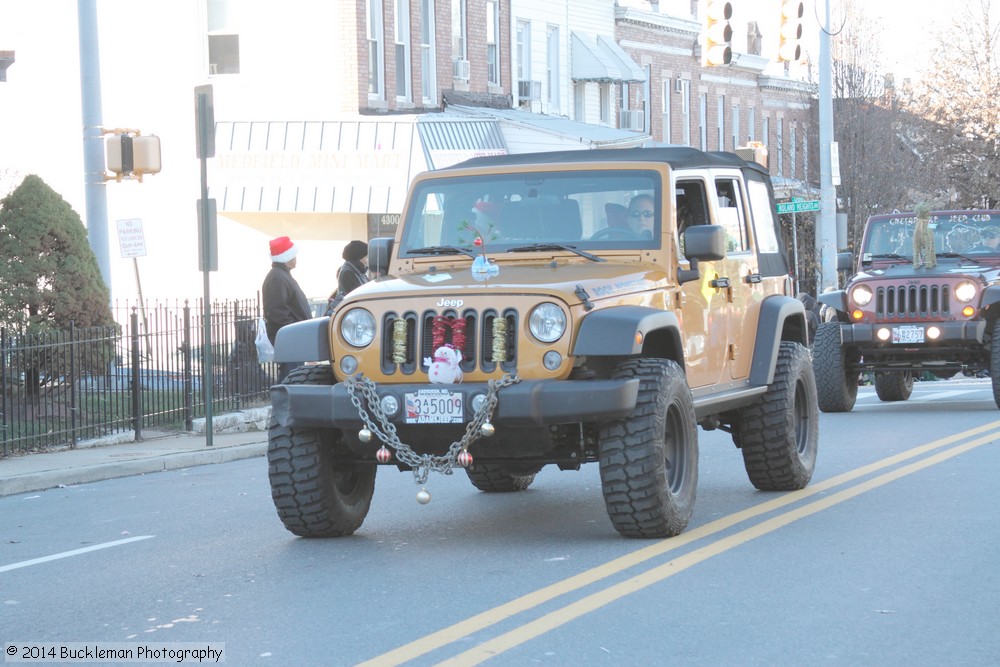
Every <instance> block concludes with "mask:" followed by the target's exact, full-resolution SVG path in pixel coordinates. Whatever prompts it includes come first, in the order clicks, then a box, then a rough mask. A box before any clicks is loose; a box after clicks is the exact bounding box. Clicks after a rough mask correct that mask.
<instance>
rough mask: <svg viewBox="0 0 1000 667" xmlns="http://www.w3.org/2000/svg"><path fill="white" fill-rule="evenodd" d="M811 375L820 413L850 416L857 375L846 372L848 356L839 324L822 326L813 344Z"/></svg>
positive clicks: (855, 397) (854, 396)
mask: <svg viewBox="0 0 1000 667" xmlns="http://www.w3.org/2000/svg"><path fill="white" fill-rule="evenodd" d="M813 372H814V374H815V376H816V389H817V399H818V401H819V409H820V410H822V411H823V412H850V411H851V410H853V409H854V402H855V401H856V400H857V399H858V380H859V378H860V375H861V374H860V373H859V372H858V371H848V370H847V353H846V352H845V350H844V347H843V346H842V345H841V343H840V324H839V323H837V322H822V323H820V325H819V327H818V328H817V329H816V341H815V342H814V343H813Z"/></svg>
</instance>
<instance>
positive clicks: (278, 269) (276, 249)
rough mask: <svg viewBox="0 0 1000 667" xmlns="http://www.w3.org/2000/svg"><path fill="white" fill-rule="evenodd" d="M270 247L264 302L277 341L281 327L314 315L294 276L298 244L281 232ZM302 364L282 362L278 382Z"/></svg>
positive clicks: (266, 318)
mask: <svg viewBox="0 0 1000 667" xmlns="http://www.w3.org/2000/svg"><path fill="white" fill-rule="evenodd" d="M270 249H271V270H270V271H269V272H268V274H267V277H266V278H264V284H263V286H262V287H261V299H262V300H263V302H264V324H265V325H266V326H267V337H268V338H269V339H270V340H271V344H272V345H273V344H274V338H275V336H276V335H277V334H278V329H280V328H281V327H283V326H285V325H288V324H292V323H294V322H301V321H302V320H308V319H310V318H311V317H312V312H311V311H310V309H309V300H308V299H307V298H306V295H305V293H304V292H303V291H302V288H301V287H299V284H298V282H296V280H295V278H293V277H292V269H294V268H295V265H296V264H297V263H298V258H297V256H298V253H299V249H298V246H296V245H295V244H294V243H292V240H291V239H290V238H288V237H287V236H279V237H278V238H276V239H272V240H271V243H270ZM301 365H302V363H301V362H287V363H279V364H278V384H281V383H282V382H283V381H284V379H285V377H287V376H288V374H289V373H290V372H292V370H294V369H295V368H298V367H299V366H301Z"/></svg>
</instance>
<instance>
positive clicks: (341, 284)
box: [323, 241, 368, 315]
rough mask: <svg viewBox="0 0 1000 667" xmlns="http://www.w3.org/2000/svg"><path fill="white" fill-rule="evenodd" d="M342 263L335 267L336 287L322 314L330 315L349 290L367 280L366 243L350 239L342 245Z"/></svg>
mask: <svg viewBox="0 0 1000 667" xmlns="http://www.w3.org/2000/svg"><path fill="white" fill-rule="evenodd" d="M342 257H343V258H344V264H343V265H342V266H341V267H340V268H339V269H337V289H336V291H335V292H334V293H333V294H331V295H330V300H329V301H328V302H327V304H326V312H325V313H323V314H324V315H332V314H333V311H334V309H335V308H336V307H337V306H339V305H340V302H341V301H343V300H344V297H345V296H347V295H348V294H349V293H350V292H352V291H354V290H355V289H357V288H358V287H361V286H362V285H364V284H365V283H366V282H368V265H367V264H366V263H365V262H366V261H367V260H368V244H367V243H365V242H364V241H351V242H350V243H348V244H347V245H346V246H345V247H344V252H343V254H342Z"/></svg>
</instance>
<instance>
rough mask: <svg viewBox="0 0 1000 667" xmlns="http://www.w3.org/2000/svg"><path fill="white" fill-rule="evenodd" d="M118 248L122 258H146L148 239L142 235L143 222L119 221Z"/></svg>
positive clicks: (138, 220)
mask: <svg viewBox="0 0 1000 667" xmlns="http://www.w3.org/2000/svg"><path fill="white" fill-rule="evenodd" d="M118 247H119V248H121V251H122V257H123V258H125V259H128V258H129V257H145V256H146V237H145V236H143V233H142V220H140V219H139V218H130V219H128V220H119V221H118Z"/></svg>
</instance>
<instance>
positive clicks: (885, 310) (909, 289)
mask: <svg viewBox="0 0 1000 667" xmlns="http://www.w3.org/2000/svg"><path fill="white" fill-rule="evenodd" d="M949 314H951V289H950V288H949V286H948V285H899V286H891V287H879V288H877V289H876V290H875V317H876V318H877V319H879V320H900V319H904V320H905V319H912V320H917V319H922V318H927V317H945V316H947V315H949Z"/></svg>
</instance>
